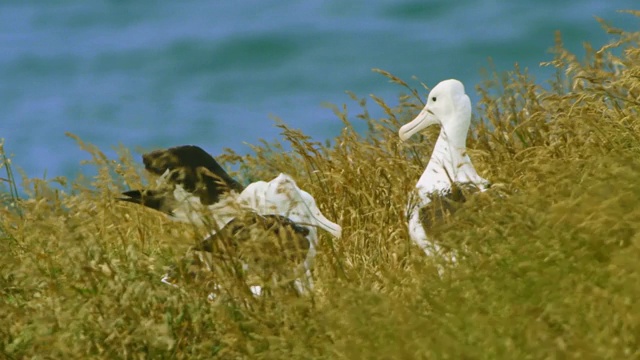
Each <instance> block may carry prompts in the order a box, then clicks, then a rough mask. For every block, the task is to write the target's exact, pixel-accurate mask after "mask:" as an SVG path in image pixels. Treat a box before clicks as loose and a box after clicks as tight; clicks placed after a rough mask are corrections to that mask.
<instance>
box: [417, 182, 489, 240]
mask: <svg viewBox="0 0 640 360" xmlns="http://www.w3.org/2000/svg"><path fill="white" fill-rule="evenodd" d="M478 191H480V189H479V188H478V187H477V186H476V185H475V184H473V183H453V184H452V186H451V188H449V189H448V190H447V191H445V192H434V193H431V194H430V195H429V198H430V199H431V202H430V203H429V204H427V205H426V206H424V207H423V208H421V209H420V222H421V223H422V226H423V227H424V230H425V232H426V233H427V235H429V236H432V235H433V234H432V233H431V230H432V229H434V227H435V226H436V225H438V224H441V223H443V222H445V221H447V220H448V219H449V217H450V216H451V215H452V214H454V213H455V212H456V210H458V209H459V208H460V206H462V204H464V203H465V202H466V201H467V198H468V197H469V196H470V195H471V194H473V193H476V192H478Z"/></svg>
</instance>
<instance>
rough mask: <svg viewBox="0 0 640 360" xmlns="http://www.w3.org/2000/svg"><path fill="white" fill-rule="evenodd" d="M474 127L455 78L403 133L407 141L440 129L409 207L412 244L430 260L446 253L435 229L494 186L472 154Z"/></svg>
mask: <svg viewBox="0 0 640 360" xmlns="http://www.w3.org/2000/svg"><path fill="white" fill-rule="evenodd" d="M470 123H471V100H470V99H469V96H467V94H466V93H465V90H464V85H463V84H462V83H461V82H460V81H458V80H455V79H450V80H444V81H442V82H440V83H438V84H437V85H436V86H435V87H434V88H433V89H432V90H431V92H429V96H428V98H427V104H426V105H425V107H424V109H422V111H421V112H420V114H418V116H417V117H416V118H415V119H413V120H412V121H411V122H409V123H407V124H406V125H404V126H402V127H401V128H400V131H399V135H400V139H401V140H402V141H405V140H407V139H409V138H410V137H411V136H412V135H414V134H416V133H418V132H419V131H421V130H423V129H425V128H427V127H429V126H431V125H439V126H440V135H439V136H438V140H437V141H436V144H435V146H434V149H433V153H432V155H431V159H430V160H429V163H428V164H427V168H426V169H425V171H424V172H423V173H422V176H420V179H419V180H418V183H417V184H416V188H415V191H414V193H413V194H412V195H413V196H412V197H411V198H410V200H409V204H408V206H407V218H408V221H409V224H408V225H409V234H410V236H411V239H412V240H413V241H414V242H415V243H416V244H418V246H420V248H422V249H423V250H424V252H425V253H426V254H427V255H431V254H433V253H438V252H439V251H440V248H439V246H438V245H437V244H436V243H434V242H433V240H434V239H432V238H431V236H430V229H431V228H433V225H434V224H435V223H436V222H437V221H440V220H441V219H442V218H444V217H446V216H449V215H450V214H451V213H453V212H455V210H456V209H457V208H458V207H459V206H460V204H461V203H463V202H464V201H466V199H467V197H468V196H469V195H470V194H472V193H474V192H482V191H485V190H486V189H488V188H489V186H490V183H489V181H487V180H486V179H484V178H482V177H480V175H478V173H477V171H476V169H475V168H474V167H473V164H472V163H471V159H470V158H469V155H468V154H467V148H466V140H467V133H468V132H469V125H470Z"/></svg>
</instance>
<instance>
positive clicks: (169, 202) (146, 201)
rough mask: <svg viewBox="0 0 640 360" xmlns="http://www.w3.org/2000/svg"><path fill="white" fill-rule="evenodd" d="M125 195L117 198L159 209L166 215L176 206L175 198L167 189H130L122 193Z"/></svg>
mask: <svg viewBox="0 0 640 360" xmlns="http://www.w3.org/2000/svg"><path fill="white" fill-rule="evenodd" d="M122 195H124V196H125V197H120V198H118V200H122V201H128V202H132V203H134V204H140V205H144V206H146V207H149V208H152V209H155V210H158V211H161V212H163V213H165V214H167V215H171V214H172V210H173V209H174V208H175V206H176V201H175V198H174V197H173V194H172V193H171V191H170V190H168V189H159V190H130V191H125V192H123V193H122Z"/></svg>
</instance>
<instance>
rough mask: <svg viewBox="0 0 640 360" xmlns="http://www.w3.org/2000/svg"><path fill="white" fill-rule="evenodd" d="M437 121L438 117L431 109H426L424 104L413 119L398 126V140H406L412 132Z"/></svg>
mask: <svg viewBox="0 0 640 360" xmlns="http://www.w3.org/2000/svg"><path fill="white" fill-rule="evenodd" d="M437 123H438V118H437V117H436V116H435V115H434V114H433V113H432V112H431V110H429V109H427V107H426V106H425V107H424V109H422V111H420V114H418V116H416V118H415V119H413V120H411V121H410V122H408V123H407V124H405V125H404V126H403V127H401V128H400V131H399V132H398V134H399V135H400V140H402V141H406V140H407V139H409V138H410V137H411V136H413V134H415V133H417V132H419V131H421V130H422V129H424V128H426V127H429V126H431V125H434V124H437Z"/></svg>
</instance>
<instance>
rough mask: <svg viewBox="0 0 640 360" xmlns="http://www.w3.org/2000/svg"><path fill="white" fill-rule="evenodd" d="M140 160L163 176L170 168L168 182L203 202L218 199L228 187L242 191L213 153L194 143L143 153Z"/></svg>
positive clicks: (210, 202) (148, 168) (152, 171)
mask: <svg viewBox="0 0 640 360" xmlns="http://www.w3.org/2000/svg"><path fill="white" fill-rule="evenodd" d="M142 161H143V163H144V166H145V169H146V170H147V171H149V172H150V173H152V174H156V175H162V174H164V173H165V172H166V171H167V170H169V171H170V174H169V176H168V181H169V182H171V183H173V184H177V185H181V186H182V187H183V188H184V189H185V190H186V191H188V192H190V193H193V194H194V195H195V196H198V197H199V198H200V202H201V203H202V204H204V205H211V204H214V203H216V202H218V201H219V200H220V196H221V195H223V194H225V193H227V192H229V191H231V190H235V191H238V192H241V191H242V190H244V187H243V186H242V185H241V184H240V183H239V182H237V181H236V180H235V179H233V178H232V177H231V176H229V174H227V172H226V171H224V169H223V168H222V167H221V166H220V164H218V162H217V161H216V160H215V159H214V158H213V156H211V155H210V154H209V153H207V152H206V151H204V150H203V149H201V148H200V147H198V146H195V145H183V146H176V147H172V148H168V149H162V150H156V151H152V152H149V153H146V154H144V155H142Z"/></svg>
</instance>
